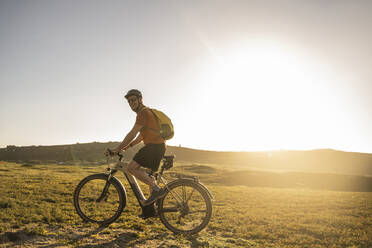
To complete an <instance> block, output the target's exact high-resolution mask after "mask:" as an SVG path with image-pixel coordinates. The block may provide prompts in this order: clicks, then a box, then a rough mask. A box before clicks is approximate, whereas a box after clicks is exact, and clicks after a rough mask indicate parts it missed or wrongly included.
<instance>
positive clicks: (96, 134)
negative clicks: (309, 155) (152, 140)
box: [0, 0, 372, 153]
mask: <svg viewBox="0 0 372 248" xmlns="http://www.w3.org/2000/svg"><path fill="white" fill-rule="evenodd" d="M371 12H372V2H371V1H362V0H361V1H346V0H340V1H294V0H293V1H290V0H285V1H207V0H202V1H187V2H186V1H185V2H183V1H182V2H181V1H151V2H148V1H135V2H134V1H133V2H132V1H105V2H100V1H78V2H75V1H37V0H36V1H32V2H30V1H7V0H3V1H0V37H1V38H0V53H1V56H0V117H1V121H0V147H6V146H7V145H16V146H29V145H59V144H75V143H77V142H79V143H89V142H94V141H97V142H108V141H115V140H116V141H121V140H122V139H123V138H124V136H125V135H126V134H127V132H128V131H129V130H130V129H131V127H132V126H133V124H134V120H135V113H134V112H132V111H131V110H130V108H129V106H128V104H127V103H126V101H125V100H124V98H123V95H124V93H125V92H126V91H127V90H129V89H131V88H138V89H140V90H141V91H142V92H143V95H144V103H145V105H148V106H151V107H155V108H158V109H160V110H163V111H164V112H165V113H166V114H168V115H169V116H170V117H171V119H172V120H173V122H174V125H175V137H174V138H173V139H172V140H170V141H169V142H168V144H169V145H172V146H178V145H181V146H182V147H189V148H193V149H202V150H213V151H270V150H314V149H334V150H341V151H351V152H362V153H372V129H371V128H370V127H371V126H372V110H371V106H372V97H371V96H372V94H371V92H372V82H371V78H372V71H371V68H372V47H371V45H370V44H372V33H371V32H370V27H371V26H372V15H371V14H370V13H371Z"/></svg>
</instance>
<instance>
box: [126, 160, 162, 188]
mask: <svg viewBox="0 0 372 248" xmlns="http://www.w3.org/2000/svg"><path fill="white" fill-rule="evenodd" d="M127 171H128V172H129V173H130V174H132V175H133V176H135V177H136V178H137V179H138V180H140V181H141V182H144V183H145V184H147V185H148V186H149V187H150V188H151V189H159V186H158V185H157V184H156V182H155V179H154V178H152V177H150V176H149V174H147V173H146V171H145V170H144V169H143V168H141V165H139V164H138V163H137V162H136V161H134V160H132V161H131V162H130V163H129V164H128V167H127ZM151 191H152V190H151ZM150 193H151V192H150Z"/></svg>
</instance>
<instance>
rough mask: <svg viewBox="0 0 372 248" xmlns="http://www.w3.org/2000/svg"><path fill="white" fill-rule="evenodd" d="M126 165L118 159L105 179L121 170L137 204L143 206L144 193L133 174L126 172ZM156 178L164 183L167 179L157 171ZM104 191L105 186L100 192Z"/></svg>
mask: <svg viewBox="0 0 372 248" xmlns="http://www.w3.org/2000/svg"><path fill="white" fill-rule="evenodd" d="M127 166H128V163H125V162H121V161H120V160H119V161H118V162H117V163H116V164H115V166H114V167H113V169H110V170H109V177H108V179H107V180H108V181H110V179H111V177H112V176H114V175H115V173H116V172H117V171H118V170H121V171H122V172H123V174H124V176H125V177H126V179H127V181H128V183H129V185H130V187H131V189H132V191H133V193H134V195H135V196H136V199H137V201H138V203H139V205H140V206H141V207H142V208H143V207H145V206H144V202H145V200H146V198H145V195H144V194H143V191H142V189H141V187H140V185H139V184H138V181H137V179H136V178H135V177H134V176H133V175H131V174H129V173H128V172H127ZM108 169H109V168H108ZM156 179H160V180H161V181H162V183H164V184H165V185H166V184H167V181H166V180H165V179H164V178H163V177H162V176H161V175H160V174H159V173H156ZM157 182H159V180H157ZM105 191H106V187H105V188H104V190H103V192H102V194H103V195H104V194H105Z"/></svg>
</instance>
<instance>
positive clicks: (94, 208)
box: [74, 174, 126, 224]
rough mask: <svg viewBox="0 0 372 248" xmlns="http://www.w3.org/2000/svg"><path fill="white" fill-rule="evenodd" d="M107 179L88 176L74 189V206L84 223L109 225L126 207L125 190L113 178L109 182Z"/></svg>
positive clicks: (105, 176)
mask: <svg viewBox="0 0 372 248" xmlns="http://www.w3.org/2000/svg"><path fill="white" fill-rule="evenodd" d="M107 177H108V175H107V174H94V175H90V176H88V177H86V178H84V179H83V180H81V182H80V183H79V184H78V186H77V187H76V189H75V192H74V206H75V209H76V212H77V213H78V215H79V216H80V217H81V218H82V219H83V220H84V221H87V222H95V223H98V224H110V223H112V222H114V221H115V220H116V219H117V218H119V216H120V215H121V213H122V211H123V209H124V207H125V205H126V193H125V189H124V187H123V185H122V184H121V183H120V181H119V180H117V179H116V178H115V177H112V178H111V180H110V182H107Z"/></svg>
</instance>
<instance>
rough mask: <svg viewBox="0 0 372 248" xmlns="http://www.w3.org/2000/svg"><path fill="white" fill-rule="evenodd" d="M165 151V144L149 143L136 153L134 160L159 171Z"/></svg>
mask: <svg viewBox="0 0 372 248" xmlns="http://www.w3.org/2000/svg"><path fill="white" fill-rule="evenodd" d="M164 153H165V144H147V145H145V146H144V147H142V148H141V149H140V150H139V151H138V152H137V154H136V155H134V158H133V160H134V161H136V162H137V163H138V164H139V165H141V166H142V167H145V168H149V169H151V170H153V171H157V170H158V169H159V165H160V161H161V159H162V158H163V156H164Z"/></svg>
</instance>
